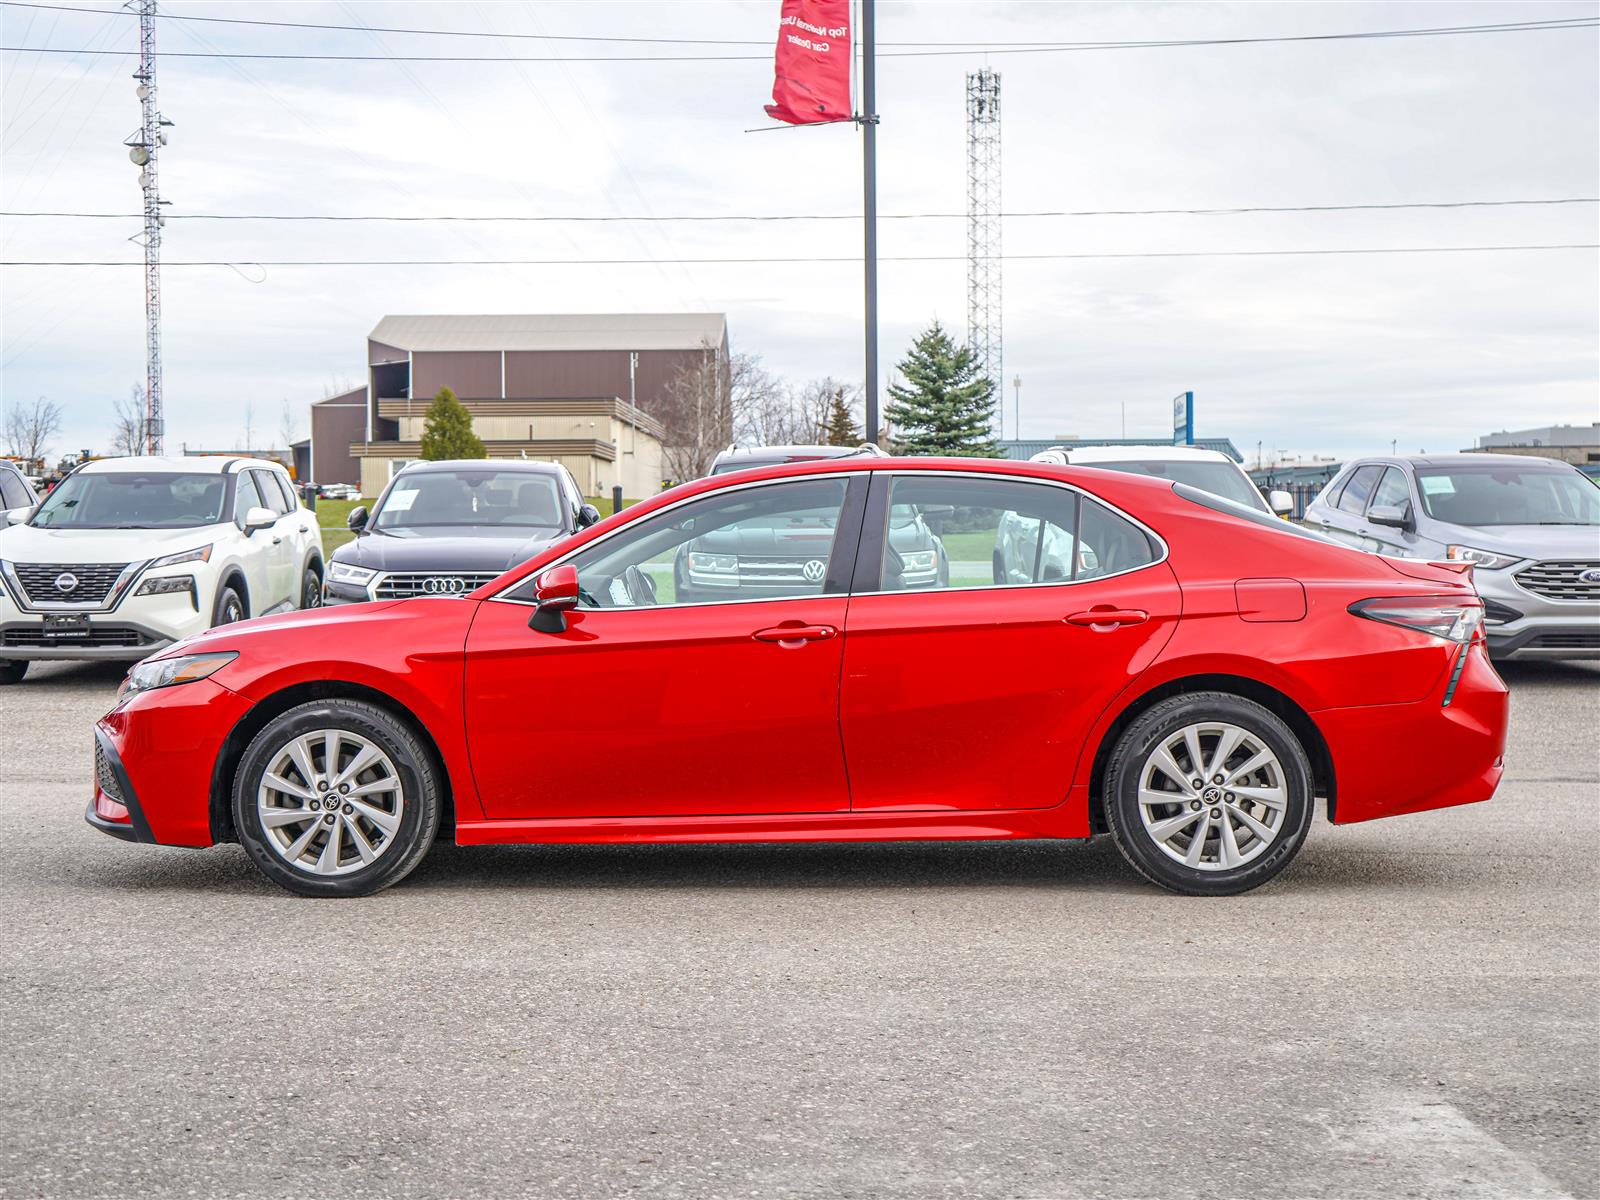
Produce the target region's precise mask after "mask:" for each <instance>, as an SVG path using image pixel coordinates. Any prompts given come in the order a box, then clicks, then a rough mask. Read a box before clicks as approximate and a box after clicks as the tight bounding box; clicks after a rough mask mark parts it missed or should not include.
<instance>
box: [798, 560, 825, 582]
mask: <svg viewBox="0 0 1600 1200" xmlns="http://www.w3.org/2000/svg"><path fill="white" fill-rule="evenodd" d="M800 573H801V574H802V575H804V576H805V578H806V582H807V583H821V582H822V577H823V576H824V575H826V574H827V573H828V564H827V563H825V562H823V561H822V560H821V559H820V558H813V559H812V560H811V561H810V562H808V563H806V565H805V566H803V567H801V568H800Z"/></svg>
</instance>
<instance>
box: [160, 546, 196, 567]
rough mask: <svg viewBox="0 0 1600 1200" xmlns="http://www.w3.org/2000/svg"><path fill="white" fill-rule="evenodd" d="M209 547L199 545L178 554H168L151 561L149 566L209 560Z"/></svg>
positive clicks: (167, 565)
mask: <svg viewBox="0 0 1600 1200" xmlns="http://www.w3.org/2000/svg"><path fill="white" fill-rule="evenodd" d="M210 561H211V547H210V546H201V547H199V548H198V549H196V550H185V551H183V552H182V553H179V554H169V555H167V556H166V557H165V558H158V559H156V560H155V562H153V563H151V564H150V566H151V567H175V566H177V565H178V564H179V563H186V562H210Z"/></svg>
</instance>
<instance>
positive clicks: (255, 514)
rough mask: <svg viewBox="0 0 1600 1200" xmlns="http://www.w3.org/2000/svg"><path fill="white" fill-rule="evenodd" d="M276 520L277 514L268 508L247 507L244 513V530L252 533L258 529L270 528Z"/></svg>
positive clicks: (258, 506)
mask: <svg viewBox="0 0 1600 1200" xmlns="http://www.w3.org/2000/svg"><path fill="white" fill-rule="evenodd" d="M277 520H278V514H277V513H275V512H273V511H272V510H271V509H270V508H262V507H261V506H260V505H257V506H256V507H255V508H247V509H245V513H244V531H245V532H246V533H254V532H255V531H256V530H258V529H270V528H271V527H272V526H273V525H274V524H275V523H276V522H277Z"/></svg>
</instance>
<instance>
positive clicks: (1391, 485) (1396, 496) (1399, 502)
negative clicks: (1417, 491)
mask: <svg viewBox="0 0 1600 1200" xmlns="http://www.w3.org/2000/svg"><path fill="white" fill-rule="evenodd" d="M1410 502H1411V492H1410V490H1409V489H1408V488H1407V487H1406V477H1405V474H1404V472H1402V471H1401V470H1400V469H1399V468H1398V467H1390V468H1389V469H1388V470H1387V471H1385V472H1384V473H1383V479H1382V480H1380V481H1379V483H1378V487H1377V490H1376V491H1374V492H1373V493H1372V503H1371V504H1370V505H1369V506H1368V508H1369V509H1372V508H1378V507H1379V506H1381V505H1387V506H1388V507H1390V508H1402V509H1403V508H1405V506H1406V505H1407V504H1409V503H1410Z"/></svg>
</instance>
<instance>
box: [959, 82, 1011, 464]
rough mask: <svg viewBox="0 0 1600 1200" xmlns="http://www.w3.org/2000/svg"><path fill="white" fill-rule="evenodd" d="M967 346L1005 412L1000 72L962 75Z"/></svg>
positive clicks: (1000, 410)
mask: <svg viewBox="0 0 1600 1200" xmlns="http://www.w3.org/2000/svg"><path fill="white" fill-rule="evenodd" d="M967 344H968V345H969V346H970V347H971V348H972V354H973V357H974V358H975V359H977V362H978V369H979V370H981V371H982V372H983V373H984V375H986V376H987V377H988V379H989V382H990V384H991V388H990V393H989V394H990V395H991V396H992V397H993V402H994V407H995V419H996V421H998V422H999V423H1000V425H1001V426H1002V429H1001V432H1002V434H1003V433H1004V428H1003V427H1004V424H1005V422H1004V419H1003V417H1002V416H1001V414H1002V413H1003V412H1004V411H1005V399H1006V393H1005V386H1006V377H1005V371H1004V365H1005V364H1004V361H1003V360H1004V358H1005V355H1004V352H1003V350H1002V347H1001V320H1000V73H999V72H998V71H991V70H990V69H989V68H988V67H984V68H982V69H981V70H978V71H972V72H969V73H968V75H967Z"/></svg>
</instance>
